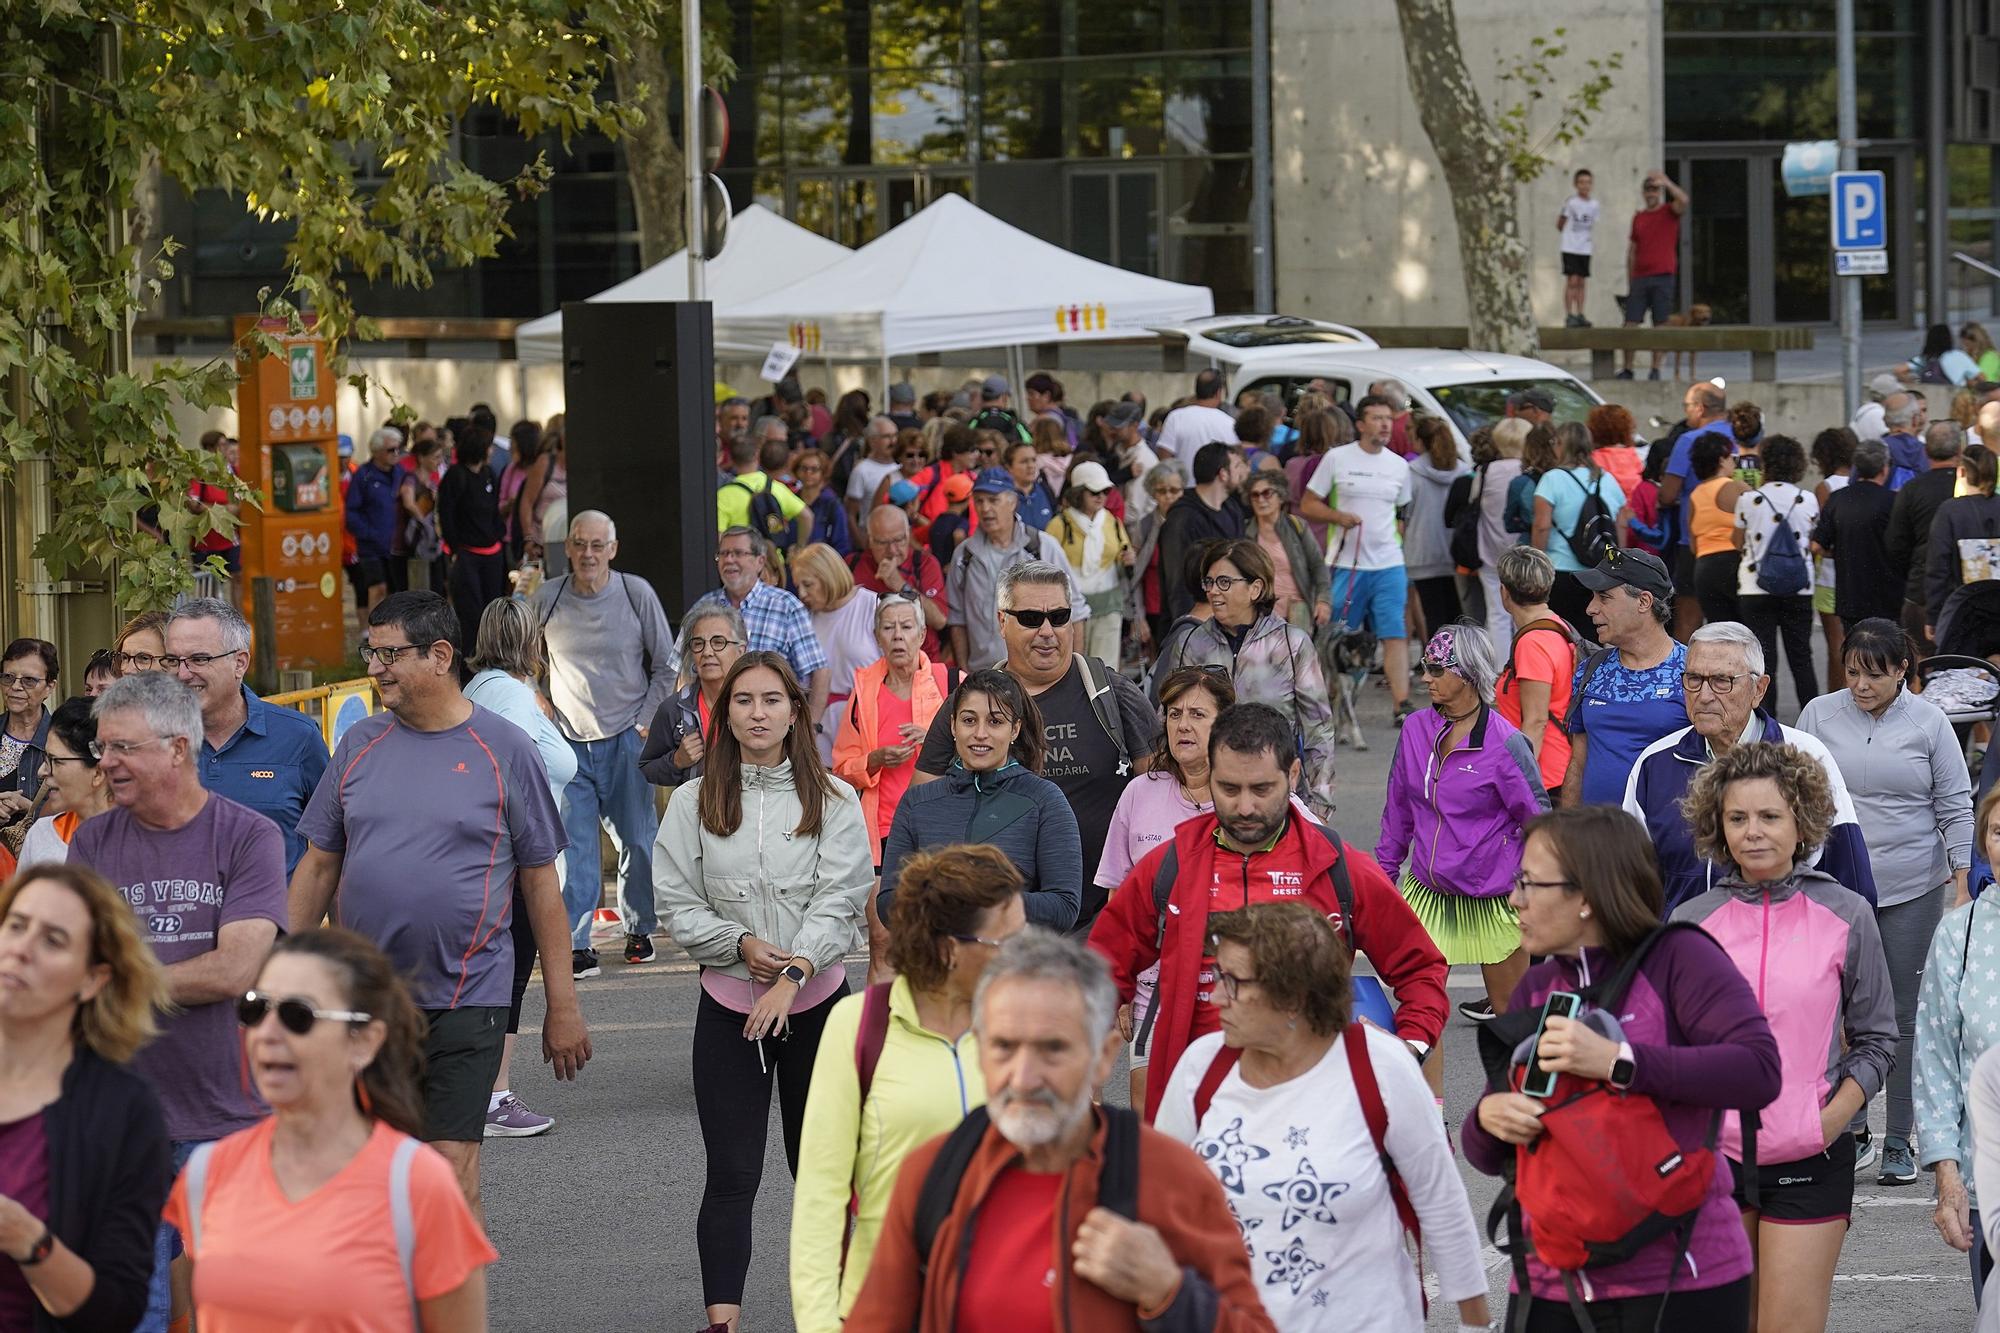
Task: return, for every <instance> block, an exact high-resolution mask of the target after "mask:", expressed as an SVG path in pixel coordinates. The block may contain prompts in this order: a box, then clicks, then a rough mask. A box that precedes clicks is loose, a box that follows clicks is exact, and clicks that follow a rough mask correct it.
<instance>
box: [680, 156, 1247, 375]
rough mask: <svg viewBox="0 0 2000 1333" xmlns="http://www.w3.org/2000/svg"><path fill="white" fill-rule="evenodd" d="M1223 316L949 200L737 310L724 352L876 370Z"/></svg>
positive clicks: (1204, 303)
mask: <svg viewBox="0 0 2000 1333" xmlns="http://www.w3.org/2000/svg"><path fill="white" fill-rule="evenodd" d="M1214 313H1215V301H1214V297H1213V296H1212V295H1211V294H1210V292H1209V290H1208V288H1206V287H1195V286H1190V285H1188V284H1186V283H1179V282H1168V281H1166V280H1164V279H1162V278H1151V277H1147V276H1146V275H1145V274H1142V273H1131V272H1128V271H1126V270H1125V269H1121V268H1116V267H1113V266H1112V265H1110V264H1100V263H1098V262H1097V261H1096V260H1094V259H1085V258H1084V257H1083V256H1081V255H1076V254H1072V253H1070V252H1069V251H1068V250H1065V249H1063V248H1062V247H1061V246H1057V245H1051V244H1049V243H1048V242H1047V241H1043V240H1038V239H1036V238H1035V237H1033V236H1030V235H1029V234H1028V233H1026V232H1024V231H1022V230H1020V229H1019V228H1018V227H1013V226H1009V225H1008V224H1007V223H1005V222H1002V221H1001V220H1000V219H999V218H996V217H994V216H993V215H992V214H990V213H987V212H984V211H982V210H981V209H979V208H978V207H976V206H975V205H973V204H972V203H971V202H970V201H968V200H966V199H964V198H962V197H960V196H958V195H955V194H947V195H945V196H943V197H942V198H940V199H938V200H937V201H936V202H935V203H933V204H931V205H930V207H928V208H926V209H924V210H923V211H922V212H920V213H918V214H916V215H915V216H914V217H911V218H909V219H907V220H906V221H904V222H903V223H901V224H900V225H898V226H896V227H894V228H893V229H891V230H890V231H888V232H887V233H885V234H883V235H882V236H879V237H877V238H876V239H875V240H873V241H870V242H869V243H868V244H867V245H864V246H862V247H861V248H860V249H859V250H856V251H854V252H853V253H852V254H850V255H849V256H848V257H847V258H845V259H843V260H842V261H841V262H840V263H838V264H835V265H833V266H832V267H830V268H827V269H824V270H822V271H820V272H817V273H815V274H813V275H812V276H810V277H805V278H801V279H799V280H798V281H796V282H794V283H792V284H791V285H790V286H787V287H784V288H780V289H777V290H773V291H769V292H768V293H766V294H765V295H763V296H760V297H758V298H757V299H756V300H754V301H749V302H746V303H744V304H742V305H739V306H735V307H733V308H732V309H730V310H727V311H723V310H721V309H718V310H717V311H716V318H715V345H716V347H717V349H718V350H723V349H728V350H731V351H738V352H758V353H762V352H765V351H768V350H769V349H770V347H771V345H772V344H773V343H790V344H792V345H794V346H796V347H799V348H801V349H802V350H803V352H804V353H805V354H806V355H807V356H825V357H828V358H831V359H840V360H866V361H877V362H880V363H881V365H882V367H883V377H884V379H885V380H886V379H887V378H888V363H889V360H890V359H891V358H893V357H904V356H913V355H915V354H917V353H920V352H946V351H959V350H964V349H969V348H981V347H1008V348H1018V347H1021V346H1024V345H1032V344H1036V343H1063V342H1082V341H1093V340H1101V339H1107V338H1153V337H1156V336H1157V335H1156V334H1155V333H1153V329H1154V327H1156V326H1158V325H1161V324H1172V323H1175V322H1177V321H1180V320H1188V319H1199V318H1202V317H1204V316H1207V315H1212V314H1214Z"/></svg>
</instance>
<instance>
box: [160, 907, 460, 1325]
mask: <svg viewBox="0 0 2000 1333" xmlns="http://www.w3.org/2000/svg"><path fill="white" fill-rule="evenodd" d="M236 1017H237V1021H238V1022H239V1023H241V1024H242V1026H243V1048H244V1057H245V1060H246V1062H247V1064H248V1067H249V1073H250V1076H251V1078H252V1079H254V1080H255V1082H256V1084H257V1091H258V1093H259V1094H260V1095H261V1096H262V1097H263V1098H264V1100H265V1101H266V1102H269V1103H270V1106H271V1112H272V1114H271V1118H270V1119H268V1120H265V1121H263V1122H262V1123H260V1124H257V1125H253V1126H252V1127H251V1128H249V1129H245V1130H240V1131H238V1132H237V1133H235V1134H232V1135H230V1136H229V1137H228V1138H225V1139H222V1140H220V1141H219V1142H216V1143H213V1144H206V1145H203V1146H202V1147H200V1148H198V1149H196V1150H195V1154H194V1156H193V1157H191V1158H190V1159H189V1161H188V1164H187V1166H186V1167H185V1168H184V1169H183V1170H182V1172H181V1176H180V1179H179V1180H178V1181H176V1182H175V1184H174V1190H173V1193H172V1195H171V1196H169V1198H168V1199H167V1209H166V1216H167V1220H168V1221H169V1222H171V1223H172V1224H173V1225H174V1227H175V1228H177V1229H178V1230H179V1231H180V1233H181V1235H182V1237H183V1238H184V1240H185V1243H186V1245H187V1251H188V1256H189V1258H190V1259H191V1260H192V1261H193V1265H194V1312H195V1323H196V1325H197V1327H199V1328H200V1329H201V1330H202V1333H265V1331H266V1330H272V1331H275V1330H278V1329H286V1330H318V1329H325V1330H335V1329H349V1328H368V1329H382V1330H397V1331H398V1333H401V1331H402V1330H416V1331H417V1333H473V1331H474V1330H483V1329H484V1328H485V1327H486V1265H487V1264H490V1263H492V1262H493V1261H494V1260H495V1259H497V1258H499V1255H498V1254H497V1253H496V1252H495V1251H494V1249H493V1246H492V1245H491V1244H490V1243H488V1241H487V1239H486V1233H485V1232H484V1231H483V1230H482V1229H481V1228H480V1225H479V1222H478V1220H477V1219H476V1218H475V1217H474V1216H473V1214H472V1209H471V1207H470V1206H469V1205H468V1204H467V1202H466V1199H465V1196H464V1195H463V1194H461V1193H460V1192H459V1188H458V1179H457V1176H456V1175H455V1174H454V1173H453V1171H452V1168H451V1165H450V1164H449V1163H448V1162H446V1161H445V1159H444V1158H443V1157H442V1156H441V1155H439V1154H438V1153H437V1151H436V1150H435V1149H432V1148H429V1147H427V1146H425V1145H424V1144H422V1143H420V1142H418V1141H417V1139H416V1137H415V1135H416V1134H417V1133H418V1132H419V1130H420V1129H421V1126H422V1122H423V1098H422V1096H421V1094H420V1093H419V1092H418V1090H417V1075H418V1072H419V1069H420V1068H421V1066H422V1063H423V1049H424V1019H423V1015H422V1014H421V1013H420V1012H419V1011H418V1009H417V1007H416V1005H415V1004H414V1003H413V1002H412V1001H411V999H410V996H409V992H407V991H406V990H404V988H403V983H402V981H401V980H400V979H399V978H398V977H397V976H396V973H395V969H394V968H393V967H392V966H391V965H390V963H389V960H388V959H387V958H386V957H384V956H383V954H382V951H381V950H379V949H377V948H376V947H375V946H374V945H373V944H371V943H369V942H368V941H367V940H364V939H363V938H361V937H360V936H359V935H356V934H354V933H353V932H351V931H346V930H334V929H326V930H307V931H301V932H300V933H298V934H296V935H287V936H285V937H283V938H281V939H280V940H279V941H278V943H277V946H276V947H275V948H274V949H272V951H271V956H270V958H268V959H267V960H266V961H265V963H264V969H263V971H262V972H260V973H259V974H258V976H257V987H256V989H255V990H252V991H248V992H246V993H245V994H244V995H243V997H242V998H241V999H239V1000H238V1001H237V1002H236Z"/></svg>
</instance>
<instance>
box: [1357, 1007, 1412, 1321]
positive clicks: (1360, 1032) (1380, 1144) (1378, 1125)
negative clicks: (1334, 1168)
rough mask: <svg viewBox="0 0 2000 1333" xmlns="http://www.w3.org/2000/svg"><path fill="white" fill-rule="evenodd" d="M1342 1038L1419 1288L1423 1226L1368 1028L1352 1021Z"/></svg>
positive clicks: (1364, 1116)
mask: <svg viewBox="0 0 2000 1333" xmlns="http://www.w3.org/2000/svg"><path fill="white" fill-rule="evenodd" d="M1340 1036H1341V1040H1342V1041H1344V1042H1345V1043H1346V1044H1347V1071H1348V1075H1349V1076H1350V1077H1351V1078H1352V1079H1353V1080H1354V1094H1355V1096H1356V1097H1358V1098H1359V1099H1360V1101H1361V1117H1362V1119H1364V1120H1366V1121H1367V1122H1368V1138H1369V1140H1370V1141H1371V1142H1373V1143H1374V1145H1375V1156H1376V1158H1377V1159H1378V1160H1379V1161H1380V1162H1381V1163H1382V1174H1383V1175H1384V1176H1385V1177H1387V1178H1388V1181H1389V1197H1390V1199H1391V1200H1393V1201H1394V1203H1395V1205H1396V1217H1397V1219H1398V1220H1399V1221H1401V1222H1402V1224H1403V1230H1405V1231H1407V1232H1409V1233H1410V1239H1411V1240H1412V1241H1414V1242H1415V1243H1416V1247H1417V1275H1418V1285H1419V1286H1421V1285H1422V1277H1423V1268H1424V1228H1423V1223H1422V1222H1421V1221H1419V1220H1418V1218H1417V1210H1416V1206H1415V1205H1414V1204H1412V1203H1411V1202H1410V1192H1409V1190H1408V1189H1407V1188H1406V1187H1405V1186H1404V1184H1403V1173H1402V1172H1401V1171H1399V1170H1397V1169H1396V1159H1395V1158H1394V1157H1391V1156H1390V1155H1389V1108H1388V1106H1387V1105H1386V1104H1385V1103H1384V1102H1383V1101H1382V1085H1381V1084H1380V1083H1379V1082H1377V1081H1376V1078H1375V1064H1374V1061H1373V1060H1371V1059H1370V1058H1369V1052H1368V1029H1367V1027H1366V1026H1365V1025H1364V1024H1362V1023H1359V1022H1349V1023H1348V1025H1347V1026H1346V1027H1345V1028H1344V1029H1342V1030H1341V1034H1340ZM1424 1313H1425V1314H1426V1315H1429V1313H1430V1298H1429V1297H1428V1296H1426V1297H1425V1298H1424Z"/></svg>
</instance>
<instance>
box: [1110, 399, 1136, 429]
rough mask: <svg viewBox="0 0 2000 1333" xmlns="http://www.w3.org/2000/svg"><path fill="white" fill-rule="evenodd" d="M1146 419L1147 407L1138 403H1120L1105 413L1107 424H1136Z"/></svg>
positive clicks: (1122, 425)
mask: <svg viewBox="0 0 2000 1333" xmlns="http://www.w3.org/2000/svg"><path fill="white" fill-rule="evenodd" d="M1145 419H1146V409H1145V408H1143V407H1141V406H1139V405H1138V404H1137V403H1120V404H1118V405H1117V406H1116V407H1114V408H1112V409H1111V410H1110V411H1109V412H1106V413H1105V414H1104V424H1105V425H1107V426H1118V427H1120V428H1123V427H1125V426H1136V425H1138V424H1139V423H1140V422H1141V421H1144V420H1145Z"/></svg>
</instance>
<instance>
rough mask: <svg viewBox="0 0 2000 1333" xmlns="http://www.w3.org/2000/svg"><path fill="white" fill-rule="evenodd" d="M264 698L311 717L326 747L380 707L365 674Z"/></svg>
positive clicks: (369, 680)
mask: <svg viewBox="0 0 2000 1333" xmlns="http://www.w3.org/2000/svg"><path fill="white" fill-rule="evenodd" d="M264 702H265V703H267V704H276V705H278V706H279V707H281V708H290V709H293V710H295V711H297V712H300V713H304V714H305V715H306V716H307V717H311V718H315V719H316V720H317V721H318V722H319V731H320V735H321V736H323V737H325V738H326V748H327V749H329V750H331V749H333V747H334V746H336V745H338V744H339V743H340V738H341V735H342V734H343V733H344V732H346V730H347V729H348V728H349V727H351V726H353V725H354V724H355V723H356V722H359V721H360V720H361V719H362V718H364V717H367V716H368V715H369V714H370V713H374V712H378V711H380V710H381V707H382V700H381V697H380V696H379V695H377V694H376V693H375V682H374V681H373V680H372V679H370V678H369V677H367V676H363V677H362V678H361V679H359V680H337V681H334V682H333V683H332V684H329V685H316V686H314V687H313V688H312V689H309V690H292V691H290V692H288V693H285V694H268V695H265V696H264Z"/></svg>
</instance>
